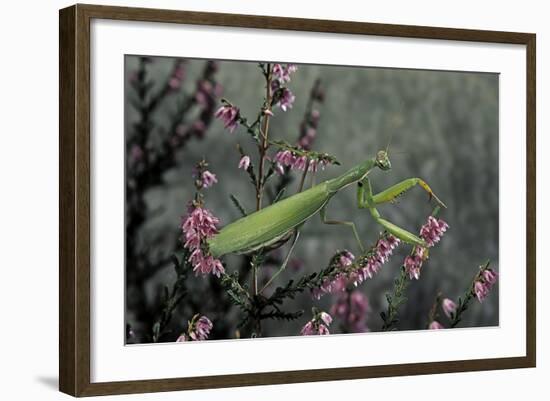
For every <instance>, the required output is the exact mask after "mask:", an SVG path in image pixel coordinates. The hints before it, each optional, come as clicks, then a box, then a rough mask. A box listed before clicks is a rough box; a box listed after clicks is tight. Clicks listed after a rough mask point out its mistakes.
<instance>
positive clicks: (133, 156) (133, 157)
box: [129, 144, 144, 164]
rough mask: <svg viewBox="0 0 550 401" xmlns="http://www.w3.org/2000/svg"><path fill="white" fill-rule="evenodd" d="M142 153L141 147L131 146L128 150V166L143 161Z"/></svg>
mask: <svg viewBox="0 0 550 401" xmlns="http://www.w3.org/2000/svg"><path fill="white" fill-rule="evenodd" d="M143 156H144V152H143V149H142V148H141V146H139V145H137V144H133V145H132V147H131V148H130V157H129V161H130V164H136V163H137V162H139V161H141V160H142V159H143Z"/></svg>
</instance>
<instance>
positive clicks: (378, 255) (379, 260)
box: [355, 234, 401, 284]
mask: <svg viewBox="0 0 550 401" xmlns="http://www.w3.org/2000/svg"><path fill="white" fill-rule="evenodd" d="M400 242H401V240H400V239H399V238H397V237H395V236H393V235H391V234H387V235H385V236H384V237H383V238H380V239H379V240H378V241H377V242H376V245H375V246H374V248H373V250H372V251H371V253H370V256H369V257H368V258H366V260H365V261H364V262H363V264H362V266H361V269H360V270H359V271H358V272H357V275H356V277H355V279H356V284H360V283H362V282H363V281H365V280H366V279H367V278H372V277H373V276H374V275H375V274H376V273H378V271H379V270H380V268H381V267H382V265H383V264H384V263H386V262H387V261H388V259H389V257H390V256H391V255H392V253H393V250H394V249H395V248H396V247H397V246H398V245H399V243H400Z"/></svg>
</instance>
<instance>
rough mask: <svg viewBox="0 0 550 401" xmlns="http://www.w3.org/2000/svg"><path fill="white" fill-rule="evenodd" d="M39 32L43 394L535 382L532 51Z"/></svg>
mask: <svg viewBox="0 0 550 401" xmlns="http://www.w3.org/2000/svg"><path fill="white" fill-rule="evenodd" d="M59 21H60V117H59V118H60V194H59V196H60V206H59V208H60V213H59V214H60V344H59V345H60V381H59V386H60V390H61V391H63V392H65V393H68V394H71V395H73V396H92V395H104V394H121V393H141V392H154V391H171V390H185V389H201V388H217V387H231V386H248V385H262V384H278V383H296V382H311V381H323V380H340V379H359V378H374V377H387V376H398V375H417V374H432V373H443V372H460V371H475V370H489V369H510V368H525V367H534V366H535V360H536V348H535V344H536V339H535V332H536V330H535V298H536V296H535V243H536V238H535V206H536V205H535V112H536V111H535V35H534V34H530V33H515V32H495V31H480V30H467V29H450V28H435V27H420V26H403V25H386V24H371V23H359V22H347V21H323V20H312V19H296V18H281V17H267V16H251V15H233V14H217V13H202V12H188V11H169V10H153V9H137V8H121V7H105V6H94V5H75V6H72V7H69V8H66V9H63V10H61V11H60V20H59ZM389 22H391V21H389Z"/></svg>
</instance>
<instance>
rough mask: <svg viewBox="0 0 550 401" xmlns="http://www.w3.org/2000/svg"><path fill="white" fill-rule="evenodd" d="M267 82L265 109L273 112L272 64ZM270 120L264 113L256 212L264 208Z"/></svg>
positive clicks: (268, 67)
mask: <svg viewBox="0 0 550 401" xmlns="http://www.w3.org/2000/svg"><path fill="white" fill-rule="evenodd" d="M265 82H266V88H265V92H266V93H265V99H266V100H265V102H266V104H265V107H266V110H267V111H271V102H272V100H273V99H272V97H273V94H272V93H271V64H268V65H267V73H266V75H265ZM269 118H270V115H269V114H268V113H264V118H263V120H262V127H261V137H262V138H261V142H260V144H259V151H260V166H259V168H258V169H259V170H258V183H257V186H256V210H260V209H261V208H262V196H263V192H264V164H265V156H266V151H267V148H268V147H269V139H268V138H269V136H268V132H269Z"/></svg>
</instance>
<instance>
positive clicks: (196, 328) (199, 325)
mask: <svg viewBox="0 0 550 401" xmlns="http://www.w3.org/2000/svg"><path fill="white" fill-rule="evenodd" d="M193 320H195V319H193ZM190 326H191V327H189V329H188V332H189V337H190V338H191V339H192V340H194V341H204V340H207V339H208V336H209V335H210V331H211V330H212V327H213V326H214V325H213V324H212V322H211V321H210V319H208V318H207V317H206V316H201V317H200V318H199V319H198V320H196V321H192V322H191V324H190Z"/></svg>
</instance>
